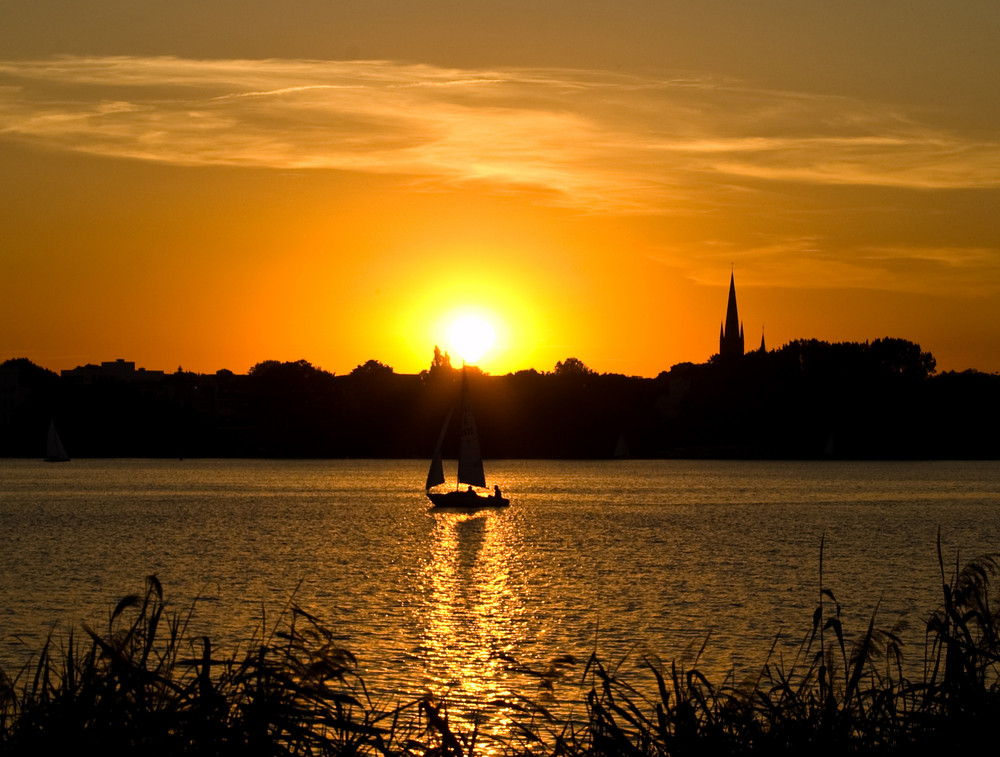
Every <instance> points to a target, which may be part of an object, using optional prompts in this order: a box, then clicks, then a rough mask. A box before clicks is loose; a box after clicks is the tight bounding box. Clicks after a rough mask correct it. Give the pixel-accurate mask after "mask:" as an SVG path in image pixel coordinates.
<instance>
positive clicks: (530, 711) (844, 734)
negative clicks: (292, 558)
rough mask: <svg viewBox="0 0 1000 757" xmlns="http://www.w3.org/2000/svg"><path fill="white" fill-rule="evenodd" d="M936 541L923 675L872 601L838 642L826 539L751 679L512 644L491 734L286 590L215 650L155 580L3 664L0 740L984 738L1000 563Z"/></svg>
mask: <svg viewBox="0 0 1000 757" xmlns="http://www.w3.org/2000/svg"><path fill="white" fill-rule="evenodd" d="M938 555H939V564H940V568H941V576H942V588H943V594H942V602H941V605H940V607H938V608H937V609H936V610H935V611H934V612H933V613H932V614H931V615H930V616H929V619H928V622H927V626H926V634H927V636H926V646H925V650H924V657H923V664H922V666H919V667H920V670H921V673H920V674H919V675H918V676H915V677H912V678H911V677H908V676H907V675H906V674H905V673H904V671H905V670H906V668H904V665H903V664H902V662H903V660H902V658H903V649H902V645H901V643H900V640H899V638H898V637H897V636H896V634H895V633H894V631H893V630H892V629H889V630H884V629H880V627H879V625H878V623H879V619H878V616H877V611H876V613H875V614H874V615H873V616H872V618H871V620H870V621H869V623H868V625H867V628H865V629H863V630H862V632H861V633H860V634H858V635H857V636H856V638H854V640H853V641H851V640H850V637H849V634H848V632H847V630H846V629H845V628H844V627H843V625H842V622H841V617H842V614H841V607H840V605H839V603H838V602H837V599H836V596H835V594H834V593H833V591H832V590H830V589H829V588H828V587H826V586H824V585H823V580H822V547H821V555H820V582H819V592H818V598H817V606H816V609H815V612H814V614H813V618H812V623H811V627H810V628H809V629H808V630H807V632H806V633H805V635H804V637H803V640H802V643H801V646H800V648H799V651H798V653H797V655H796V656H795V658H794V659H793V660H791V661H790V662H784V661H780V660H775V659H772V656H770V655H769V657H768V659H767V660H765V662H764V663H763V665H762V666H761V668H760V672H759V674H758V675H757V676H756V677H755V678H753V679H751V680H743V681H736V680H734V678H733V676H732V675H730V676H727V677H726V678H725V680H723V681H716V682H712V681H710V680H709V679H708V677H707V676H706V675H704V674H703V673H702V672H701V671H700V670H699V668H698V658H697V657H696V658H695V660H694V662H693V664H691V665H690V666H687V667H686V668H685V667H679V666H678V665H677V664H676V663H671V664H669V665H661V664H659V663H657V662H655V661H652V660H643V661H642V665H643V666H644V667H645V669H646V670H647V671H648V672H649V674H650V675H651V676H652V680H653V681H654V682H655V685H654V686H653V687H652V690H651V691H645V690H643V691H640V690H639V688H637V687H636V686H634V685H633V684H632V683H630V682H629V681H628V680H626V677H625V676H622V675H620V672H619V671H620V670H621V664H620V663H619V664H618V665H611V664H608V662H607V661H606V660H604V659H601V658H600V657H599V656H598V655H597V653H596V652H595V653H593V654H592V655H591V656H590V658H589V659H588V660H587V661H586V662H585V663H583V664H582V666H581V665H579V664H578V663H577V662H576V661H575V660H574V659H573V658H571V657H567V656H561V657H557V658H555V659H554V660H553V661H552V662H551V663H550V664H549V665H548V666H547V667H546V668H545V669H538V670H535V669H532V668H531V667H530V666H526V665H522V664H520V663H518V661H517V660H515V659H513V658H504V660H505V662H506V664H507V666H508V669H509V671H511V672H513V673H522V674H524V675H527V676H530V677H531V678H532V679H533V680H536V681H537V682H538V691H539V695H538V697H537V699H536V700H535V701H531V700H529V699H525V698H520V697H512V698H511V699H510V701H507V702H503V703H500V704H502V705H504V707H505V709H506V711H507V712H508V713H510V718H511V721H510V724H509V729H508V730H507V731H505V733H504V734H503V735H499V736H498V735H496V734H493V733H486V732H481V731H480V729H479V726H478V725H477V724H476V723H477V721H475V720H472V721H463V722H471V725H467V726H456V725H455V724H454V723H455V719H453V718H452V717H450V713H449V705H448V702H447V701H438V700H435V699H433V698H432V697H430V696H427V695H424V696H414V697H413V698H411V699H409V700H407V701H403V702H401V703H393V704H386V703H384V702H380V701H376V700H374V699H373V698H372V697H371V696H370V695H369V692H368V690H367V688H366V687H365V684H364V681H363V680H362V679H361V678H360V676H358V674H357V665H356V661H355V659H354V657H353V655H352V654H351V653H350V652H349V651H347V650H346V649H344V648H343V647H342V646H340V645H339V644H338V643H337V641H336V637H335V635H334V634H333V633H332V632H331V631H330V630H329V629H328V628H327V627H326V626H325V625H324V624H323V623H322V622H320V620H319V619H317V618H316V617H315V616H313V615H311V614H309V613H308V612H306V611H304V610H302V609H301V608H299V607H297V606H295V605H294V604H290V605H289V606H288V608H287V609H286V612H285V613H284V614H283V616H282V618H281V621H280V624H279V625H278V626H277V628H276V629H275V630H273V631H271V632H267V631H265V630H262V629H263V628H264V626H262V627H261V628H260V629H258V631H257V632H255V633H254V634H252V635H251V637H250V639H249V641H248V643H247V646H246V648H245V649H244V650H242V651H241V650H237V651H236V652H233V653H232V654H229V655H225V656H221V657H217V656H216V652H215V651H214V650H213V647H212V644H211V642H210V640H209V639H208V638H206V637H195V638H191V637H189V636H188V635H187V634H186V617H185V616H184V615H178V614H169V613H167V612H166V610H165V603H164V599H163V592H162V588H161V586H160V584H159V581H158V580H157V579H156V578H155V577H150V578H148V579H147V583H146V590H145V593H144V594H142V595H133V596H129V597H126V598H124V599H123V600H121V602H119V603H118V605H117V606H116V607H115V608H114V610H113V611H112V612H111V613H110V619H109V622H108V625H107V628H106V629H105V630H104V631H103V632H98V631H96V630H93V629H91V628H89V627H86V626H84V628H83V634H82V636H80V635H72V634H71V635H70V636H69V637H68V638H66V639H63V640H62V642H61V645H60V644H57V643H56V640H55V639H53V638H51V637H50V639H49V641H48V642H47V643H46V644H45V646H44V648H43V649H42V650H41V652H40V653H39V655H38V658H37V659H36V660H35V661H34V662H32V663H31V664H29V665H26V666H25V667H24V668H22V669H21V670H20V671H19V672H18V673H17V674H16V675H14V676H13V677H8V676H6V675H3V676H0V751H2V752H3V753H4V754H5V755H22V754H32V755H34V754H48V753H54V754H64V753H70V752H72V753H77V752H80V753H111V754H144V755H161V754H163V755H167V754H170V755H174V754H197V755H228V754H241V755H243V754H252V755H256V754H262V755H263V754H266V755H282V754H310V755H313V754H315V755H384V756H386V757H388V756H389V755H408V756H409V755H412V756H424V757H473V755H476V754H480V753H482V754H512V755H515V754H516V755H553V757H554V756H555V755H614V756H618V755H628V756H629V757H646V756H647V755H648V756H650V757H654V756H655V757H660V756H662V757H666V756H667V755H688V754H692V755H693V754H697V755H704V754H718V755H739V754H767V755H772V754H801V753H809V754H820V755H833V754H838V755H839V754H845V753H852V754H872V755H876V754H878V755H897V754H898V755H904V754H916V753H919V754H925V753H932V752H933V751H934V750H936V749H944V748H949V749H961V748H963V747H964V748H979V747H981V745H982V744H985V743H988V741H989V739H990V738H991V737H992V735H993V727H994V723H995V722H996V721H995V716H996V715H997V714H998V713H1000V688H998V685H1000V675H998V673H1000V668H998V665H1000V618H998V616H997V614H996V612H995V610H994V604H993V603H991V598H992V597H993V594H994V591H995V586H994V584H993V583H992V580H993V579H994V577H995V576H996V573H997V570H998V562H997V560H996V558H994V557H992V556H986V557H983V558H980V559H977V560H974V561H972V562H969V563H968V564H966V565H964V566H962V567H960V566H958V565H956V566H955V568H954V569H953V571H952V572H951V575H950V576H947V575H946V573H947V571H946V568H945V563H944V560H943V558H942V557H941V551H940V544H939V546H938ZM581 667H582V670H580V668H581ZM569 680H575V681H576V682H578V683H581V684H582V688H578V687H576V686H567V685H566V682H567V681H569ZM564 688H565V689H569V690H571V691H573V692H576V691H582V695H581V696H582V700H581V701H579V702H576V703H575V704H576V706H577V709H576V710H573V709H570V710H567V711H569V712H582V713H583V714H582V715H559V714H557V712H558V711H557V709H556V708H555V707H552V706H551V705H550V704H549V703H551V702H554V701H558V700H559V698H560V697H561V696H564V693H565V692H564V691H563V689H564ZM484 704H485V703H484ZM494 704H496V703H494ZM570 704H574V703H572V702H570Z"/></svg>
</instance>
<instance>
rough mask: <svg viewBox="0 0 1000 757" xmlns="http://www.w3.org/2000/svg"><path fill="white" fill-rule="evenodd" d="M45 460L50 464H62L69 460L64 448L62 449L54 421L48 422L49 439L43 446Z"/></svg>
mask: <svg viewBox="0 0 1000 757" xmlns="http://www.w3.org/2000/svg"><path fill="white" fill-rule="evenodd" d="M45 459H46V460H47V461H49V462H52V463H62V462H66V461H67V460H69V455H67V454H66V448H65V447H63V443H62V440H61V439H60V438H59V432H58V431H56V424H55V421H51V422H49V438H48V440H47V442H46V444H45Z"/></svg>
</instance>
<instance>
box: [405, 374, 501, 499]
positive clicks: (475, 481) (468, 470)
mask: <svg viewBox="0 0 1000 757" xmlns="http://www.w3.org/2000/svg"><path fill="white" fill-rule="evenodd" d="M460 412H461V418H460V421H461V428H460V434H459V447H458V485H457V487H456V489H455V490H454V491H449V492H432V491H431V489H432V488H433V487H435V486H440V485H441V484H443V483H445V478H444V465H443V464H442V462H441V459H442V456H441V448H442V447H443V446H444V437H445V433H446V432H447V430H448V423H449V422H450V421H451V413H450V412H449V413H448V417H447V418H445V421H444V425H443V426H442V427H441V433H440V435H439V436H438V441H437V446H436V447H435V448H434V457H433V458H431V467H430V469H429V470H428V471H427V483H426V485H425V487H424V488H425V489H426V491H427V497H428V499H430V501H431V502H433V503H434V506H435V507H507V506H508V505H509V504H510V500H509V499H507V498H505V497H503V496H502V495H501V494H500V488H499V487H497V486H494V487H493V494H492V495H491V496H486V495H482V494H479V493H478V492H476V491H475V490H474V489H473V488H472V487H474V486H477V487H479V488H486V473H485V472H484V470H483V454H482V451H481V450H480V448H479V433H478V431H477V430H476V419H475V416H474V415H473V413H472V402H471V400H470V399H469V382H468V379H467V378H466V375H465V368H464V367H463V368H462V400H461V409H460ZM463 484H464V485H466V486H468V489H466V490H464V491H463V490H462V489H461V488H460V487H461V486H462V485H463Z"/></svg>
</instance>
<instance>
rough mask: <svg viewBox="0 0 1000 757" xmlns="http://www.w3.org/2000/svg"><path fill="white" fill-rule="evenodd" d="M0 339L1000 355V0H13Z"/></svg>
mask: <svg viewBox="0 0 1000 757" xmlns="http://www.w3.org/2000/svg"><path fill="white" fill-rule="evenodd" d="M0 18H2V23H0V169H2V173H0V272H2V275H0V360H3V359H5V358H9V357H27V358H29V359H31V360H33V361H34V362H36V363H38V364H39V365H43V366H45V367H47V368H51V369H53V370H59V369H64V368H72V367H74V366H77V365H82V364H85V363H88V362H100V361H103V360H114V359H116V358H124V359H126V360H133V361H135V362H136V364H137V365H140V366H144V367H146V368H149V369H159V370H167V371H173V370H175V369H176V368H177V367H178V366H183V367H184V369H185V370H194V371H199V372H213V371H215V370H217V369H220V368H228V369H231V370H233V371H236V372H240V373H242V372H245V371H246V370H247V369H248V368H249V367H250V366H252V365H253V364H254V363H256V362H259V361H261V360H266V359H272V360H298V359H306V360H308V361H310V362H312V363H313V364H314V365H317V366H319V367H322V368H325V369H326V370H330V371H334V372H336V373H345V372H348V371H350V370H351V369H352V368H353V367H354V366H356V365H358V364H360V363H363V362H365V361H366V360H368V359H370V358H374V359H377V360H380V361H382V362H384V363H386V364H388V365H391V366H392V367H393V368H394V369H395V370H396V371H397V372H400V373H413V372H417V371H420V370H422V369H424V368H426V367H428V365H429V364H430V360H431V357H432V352H433V348H434V345H435V344H439V345H441V347H442V348H443V349H448V348H449V342H448V340H449V336H448V334H449V333H450V331H449V330H450V328H451V326H452V322H453V321H454V320H455V318H456V317H457V314H458V313H467V314H469V313H471V314H475V315H477V316H478V317H479V318H481V319H483V320H485V321H487V322H488V323H489V324H490V325H491V326H492V328H493V330H494V331H495V336H496V341H495V343H494V344H493V346H492V348H491V349H490V350H489V351H488V352H487V353H486V354H485V355H484V356H483V358H482V359H481V361H480V363H479V364H480V366H481V367H482V368H484V369H485V370H487V371H489V372H491V373H506V372H508V371H511V370H517V369H521V368H528V367H534V368H537V369H539V370H551V369H552V367H553V366H554V365H555V363H556V361H558V360H563V359H565V358H567V357H569V356H574V357H577V358H579V359H581V360H582V361H583V362H584V363H586V364H587V365H588V366H590V367H591V368H594V369H596V370H598V371H602V372H616V373H625V374H629V375H643V376H655V375H656V374H657V373H659V372H660V371H662V370H667V369H669V368H670V366H671V365H673V364H676V363H679V362H684V361H691V362H704V361H705V360H707V359H708V358H709V356H710V355H712V354H713V353H714V352H716V351H717V350H718V336H719V327H720V325H721V322H722V320H723V319H724V317H725V305H726V297H727V293H728V285H729V277H730V272H734V273H735V277H736V284H737V291H738V296H739V306H740V315H741V318H742V320H743V322H744V325H745V330H746V341H747V344H748V346H756V345H758V344H759V343H760V337H761V331H762V329H763V331H764V333H765V334H766V339H767V344H768V346H769V347H772V348H775V347H779V346H781V345H782V344H784V343H786V342H788V341H790V340H792V339H800V338H812V337H815V338H819V339H824V340H829V341H865V340H871V339H876V338H879V337H884V336H894V337H902V338H905V339H910V340H912V341H916V342H919V343H920V344H921V346H922V347H923V349H925V350H930V351H931V352H933V353H934V355H935V356H936V357H937V359H938V368H939V369H940V370H963V369H966V368H977V369H980V370H986V371H1000V42H998V40H1000V3H997V2H995V0H966V1H965V2H961V3H953V2H951V3H949V2H936V1H935V2H932V1H930V0H906V1H905V2H903V0H883V1H882V2H871V1H870V0H868V1H866V2H853V1H852V2H831V3H805V2H802V1H801V0H795V1H794V2H793V1H792V0H773V1H771V2H735V1H733V0H730V1H728V2H722V1H721V0H701V1H700V2H697V3H695V2H674V1H673V0H618V2H614V3H611V2H593V1H591V0H572V1H570V0H548V1H546V0H534V1H533V2H522V1H521V0H505V1H504V2H492V1H491V0H477V1H475V2H469V1H466V2H457V0H425V1H423V2H413V1H410V2H407V1H405V0H364V1H362V0H286V1H285V2H281V3H278V2H264V1H262V0H239V1H238V2H237V1H236V0H209V1H206V0H199V1H198V2H191V1H189V0H171V1H170V2H166V1H162V2H161V0H87V1H86V2H81V1H80V0H0Z"/></svg>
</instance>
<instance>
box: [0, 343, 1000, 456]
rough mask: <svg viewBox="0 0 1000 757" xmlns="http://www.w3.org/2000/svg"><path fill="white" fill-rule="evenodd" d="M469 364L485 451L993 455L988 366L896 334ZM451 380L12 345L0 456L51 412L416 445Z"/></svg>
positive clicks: (390, 451)
mask: <svg viewBox="0 0 1000 757" xmlns="http://www.w3.org/2000/svg"><path fill="white" fill-rule="evenodd" d="M468 372H469V380H470V388H471V392H472V395H473V398H474V404H475V410H476V419H477V423H478V426H479V429H480V436H481V438H482V444H483V452H484V454H485V455H486V456H487V457H490V458H495V459H503V458H553V459H598V458H609V457H612V456H616V455H618V456H620V455H629V456H632V457H639V458H670V457H691V458H773V459H821V458H844V459H911V458H912V459H919V458H959V459H983V458H996V457H998V456H1000V441H998V439H997V434H996V431H995V429H996V428H997V427H998V421H1000V375H996V374H987V373H981V372H978V371H965V372H962V373H954V372H946V373H940V374H939V373H936V372H935V361H934V358H933V356H932V355H931V354H930V353H929V352H923V351H921V349H920V346H919V345H917V344H915V343H913V342H909V341H907V340H903V339H892V338H887V339H878V340H875V341H873V342H870V343H869V342H864V343H858V342H849V343H828V342H822V341H818V340H815V339H811V340H799V341H794V342H790V343H788V344H786V345H785V346H783V347H781V348H780V349H777V350H773V351H771V352H753V353H748V354H746V355H744V356H742V357H735V358H732V359H724V358H722V357H720V356H719V355H716V356H714V357H713V358H712V359H710V360H709V361H708V362H707V363H703V364H693V363H682V364H679V365H675V366H673V367H672V368H671V369H670V370H669V371H664V372H663V373H661V374H660V375H659V376H657V377H656V378H639V377H629V376H623V375H619V374H599V373H597V372H595V371H593V370H591V369H590V368H588V367H587V366H586V365H585V364H584V363H583V362H582V361H581V360H579V359H577V358H573V357H570V358H567V359H566V360H564V361H560V362H559V363H557V364H556V366H555V368H554V370H552V371H550V372H539V371H536V370H533V369H532V370H523V371H518V372H516V373H512V374H507V375H503V376H491V375H488V374H485V373H482V372H481V371H479V370H478V369H475V368H470V369H468ZM460 380H461V372H460V370H458V369H456V368H454V367H452V365H451V362H450V359H449V358H448V355H447V353H442V352H441V351H440V350H439V349H437V348H435V352H434V357H433V359H432V361H431V365H430V367H429V368H428V369H427V370H425V371H423V372H422V373H420V374H417V375H403V374H397V373H395V372H394V371H393V369H392V368H391V367H389V366H387V365H384V364H382V363H380V362H379V361H377V360H369V361H367V362H365V363H363V364H361V365H359V366H358V367H357V368H355V369H354V370H352V371H351V372H350V373H348V374H347V375H343V376H337V375H334V374H333V373H330V372H328V371H325V370H322V369H321V368H318V367H315V366H313V365H312V364H311V363H309V362H307V361H305V360H299V361H295V362H279V361H274V360H268V361H264V362H261V363H258V364H257V365H255V366H254V367H253V368H252V369H250V371H249V372H248V373H247V374H246V375H238V374H234V373H232V372H231V371H227V370H222V371H219V372H217V373H215V374H196V373H190V372H186V371H183V370H181V369H178V371H177V372H176V373H172V374H163V375H159V376H156V377H155V379H147V380H141V381H138V380H134V381H129V380H122V379H121V378H120V377H114V376H108V377H106V378H103V379H102V378H101V377H100V376H99V375H97V376H96V377H91V378H89V379H88V380H85V381H84V380H80V379H79V378H78V377H73V376H70V375H64V376H59V375H57V374H55V373H53V372H51V371H48V370H46V369H44V368H41V367H39V366H37V365H35V364H33V363H31V362H30V361H29V360H27V359H24V358H18V359H13V360H8V361H6V362H5V363H3V364H2V365H0V455H2V456H7V457H11V456H13V457H41V456H42V453H43V451H44V440H45V433H46V430H47V428H48V425H49V422H50V420H54V422H55V423H56V425H57V427H58V429H59V432H60V434H61V436H62V438H63V442H64V443H65V446H66V448H67V450H68V452H69V454H70V455H71V456H77V457H277V458H280V457H294V458H343V457H387V458H421V457H429V456H430V453H431V451H432V450H433V447H434V444H435V442H436V439H437V436H438V433H439V431H440V428H441V423H442V421H443V420H444V418H445V417H446V415H447V414H448V411H449V409H451V408H452V407H454V406H455V405H456V403H457V398H458V391H459V384H460ZM455 434H456V432H455V431H454V430H452V431H451V432H450V433H449V435H448V436H447V437H446V450H445V451H446V455H447V454H448V453H449V449H450V451H451V454H452V455H454V449H455V446H457V442H455V440H454V439H453V438H452V437H453V436H454V435H455Z"/></svg>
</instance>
